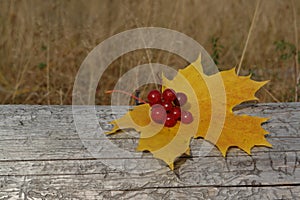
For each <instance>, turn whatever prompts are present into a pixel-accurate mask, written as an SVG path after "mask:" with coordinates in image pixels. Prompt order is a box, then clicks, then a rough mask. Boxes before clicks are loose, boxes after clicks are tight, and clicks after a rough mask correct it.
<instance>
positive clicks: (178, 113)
mask: <svg viewBox="0 0 300 200" xmlns="http://www.w3.org/2000/svg"><path fill="white" fill-rule="evenodd" d="M171 113H172V115H173V116H174V118H175V119H176V120H178V119H180V117H181V110H180V108H179V107H174V108H173V109H172V110H171Z"/></svg>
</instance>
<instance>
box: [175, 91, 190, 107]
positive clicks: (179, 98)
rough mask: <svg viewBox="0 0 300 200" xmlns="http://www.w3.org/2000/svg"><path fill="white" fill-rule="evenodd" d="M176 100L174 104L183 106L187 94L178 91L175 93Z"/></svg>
mask: <svg viewBox="0 0 300 200" xmlns="http://www.w3.org/2000/svg"><path fill="white" fill-rule="evenodd" d="M176 98H177V99H176V100H177V101H175V105H176V106H183V105H185V104H186V102H187V96H186V94H184V93H182V92H178V93H177V94H176Z"/></svg>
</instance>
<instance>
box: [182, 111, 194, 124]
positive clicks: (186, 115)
mask: <svg viewBox="0 0 300 200" xmlns="http://www.w3.org/2000/svg"><path fill="white" fill-rule="evenodd" d="M193 120H194V118H193V115H192V113H190V112H189V111H182V112H181V122H182V123H184V124H190V123H191V122H192V121H193Z"/></svg>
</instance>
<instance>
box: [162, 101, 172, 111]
mask: <svg viewBox="0 0 300 200" xmlns="http://www.w3.org/2000/svg"><path fill="white" fill-rule="evenodd" d="M161 105H162V106H163V107H164V108H165V110H166V111H167V112H171V110H172V109H173V104H172V103H170V102H163V103H161Z"/></svg>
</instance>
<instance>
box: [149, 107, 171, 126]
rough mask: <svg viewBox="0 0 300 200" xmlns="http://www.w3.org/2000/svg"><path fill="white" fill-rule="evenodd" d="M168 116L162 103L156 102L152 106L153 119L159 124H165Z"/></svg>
mask: <svg viewBox="0 0 300 200" xmlns="http://www.w3.org/2000/svg"><path fill="white" fill-rule="evenodd" d="M166 118H167V112H166V110H165V108H164V107H163V106H162V105H160V104H155V105H153V106H152V108H151V119H152V120H153V121H154V122H156V123H159V124H164V123H165V121H166Z"/></svg>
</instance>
